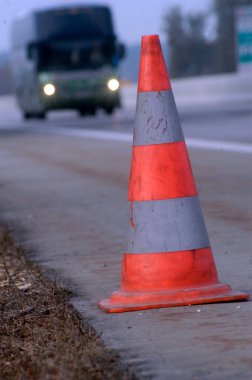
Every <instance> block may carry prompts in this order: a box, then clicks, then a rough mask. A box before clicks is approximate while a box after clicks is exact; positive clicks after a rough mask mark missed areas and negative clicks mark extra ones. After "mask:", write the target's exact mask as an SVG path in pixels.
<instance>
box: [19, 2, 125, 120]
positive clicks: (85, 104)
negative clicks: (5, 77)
mask: <svg viewBox="0 0 252 380" xmlns="http://www.w3.org/2000/svg"><path fill="white" fill-rule="evenodd" d="M124 51H125V48H124V45H123V44H122V43H119V42H118V40H117V37H116V35H115V31H114V27H113V20H112V15H111V11H110V9H109V7H107V6H83V5H81V6H61V7H57V8H55V7H54V8H50V9H44V10H37V11H33V12H32V13H30V14H27V15H25V16H22V17H19V18H17V19H16V20H15V22H14V23H13V25H12V28H11V66H12V77H13V85H14V91H15V94H16V98H17V101H18V105H19V107H20V109H21V111H22V113H23V116H24V118H25V119H28V118H32V117H36V118H41V119H42V118H45V116H46V113H47V111H50V110H58V109H75V110H77V111H78V112H79V114H80V115H81V116H84V115H86V114H89V115H94V114H95V113H96V110H97V109H99V108H101V109H103V110H104V111H105V112H106V113H107V114H112V113H113V111H114V109H115V108H117V107H120V93H119V88H120V81H119V78H118V65H119V63H120V61H121V59H122V58H123V56H124Z"/></svg>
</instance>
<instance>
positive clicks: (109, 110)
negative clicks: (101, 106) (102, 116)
mask: <svg viewBox="0 0 252 380" xmlns="http://www.w3.org/2000/svg"><path fill="white" fill-rule="evenodd" d="M105 112H106V114H107V115H112V113H113V112H114V107H106V108H105Z"/></svg>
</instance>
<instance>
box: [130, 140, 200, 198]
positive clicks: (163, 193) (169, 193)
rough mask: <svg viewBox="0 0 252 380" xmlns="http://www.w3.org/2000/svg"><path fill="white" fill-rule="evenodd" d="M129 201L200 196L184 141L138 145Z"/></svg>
mask: <svg viewBox="0 0 252 380" xmlns="http://www.w3.org/2000/svg"><path fill="white" fill-rule="evenodd" d="M131 162H132V163H131V173H130V181H129V193H128V199H129V201H144V200H157V199H169V198H182V197H190V196H194V195H196V194H197V189H196V186H195V182H194V178H193V174H192V170H191V165H190V161H189V157H188V153H187V149H186V146H185V143H184V142H183V141H180V142H176V143H168V144H157V145H146V146H134V147H133V151H132V161H131Z"/></svg>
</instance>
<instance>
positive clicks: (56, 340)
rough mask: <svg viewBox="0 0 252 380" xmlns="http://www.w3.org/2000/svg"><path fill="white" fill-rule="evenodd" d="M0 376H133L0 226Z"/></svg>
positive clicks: (33, 379) (18, 379) (20, 379)
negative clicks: (123, 368)
mask: <svg viewBox="0 0 252 380" xmlns="http://www.w3.org/2000/svg"><path fill="white" fill-rule="evenodd" d="M0 319H1V323H0V379H1V380H9V379H11V380H37V379H38V380H40V379H41V380H42V379H43V380H47V379H50V380H54V379H55V380H59V379H64V380H65V379H66V380H71V379H73V380H79V379H81V380H83V379H102V380H104V379H116V380H119V379H134V378H135V376H134V375H133V374H129V373H128V372H127V371H123V370H122V369H121V368H120V366H119V360H118V357H117V356H116V355H115V354H114V353H113V352H111V351H110V350H109V349H107V348H106V347H105V346H104V345H103V343H102V342H101V340H100V339H99V337H98V336H97V335H96V333H95V331H94V330H93V329H92V328H91V327H90V326H89V325H88V324H87V323H86V322H85V321H83V320H82V319H80V317H79V315H78V314H77V312H76V311H75V310H74V308H73V307H72V306H71V305H70V304H69V303H68V293H67V291H66V290H64V289H63V288H61V287H60V286H58V285H56V284H52V283H51V282H49V281H48V280H47V279H45V278H43V276H42V275H41V273H40V271H39V269H38V268H37V266H35V265H33V264H31V263H30V262H28V261H27V259H26V258H25V256H24V254H23V252H22V250H21V249H20V248H19V247H17V246H16V245H15V243H14V242H13V241H12V240H11V238H10V236H9V235H8V234H7V233H6V232H4V231H3V230H2V229H0Z"/></svg>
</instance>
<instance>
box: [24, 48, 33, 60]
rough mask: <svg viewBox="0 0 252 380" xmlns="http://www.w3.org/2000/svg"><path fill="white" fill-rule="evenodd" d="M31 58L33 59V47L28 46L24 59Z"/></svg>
mask: <svg viewBox="0 0 252 380" xmlns="http://www.w3.org/2000/svg"><path fill="white" fill-rule="evenodd" d="M32 57H33V46H32V45H28V46H27V49H26V58H27V59H29V60H30V59H32Z"/></svg>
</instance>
